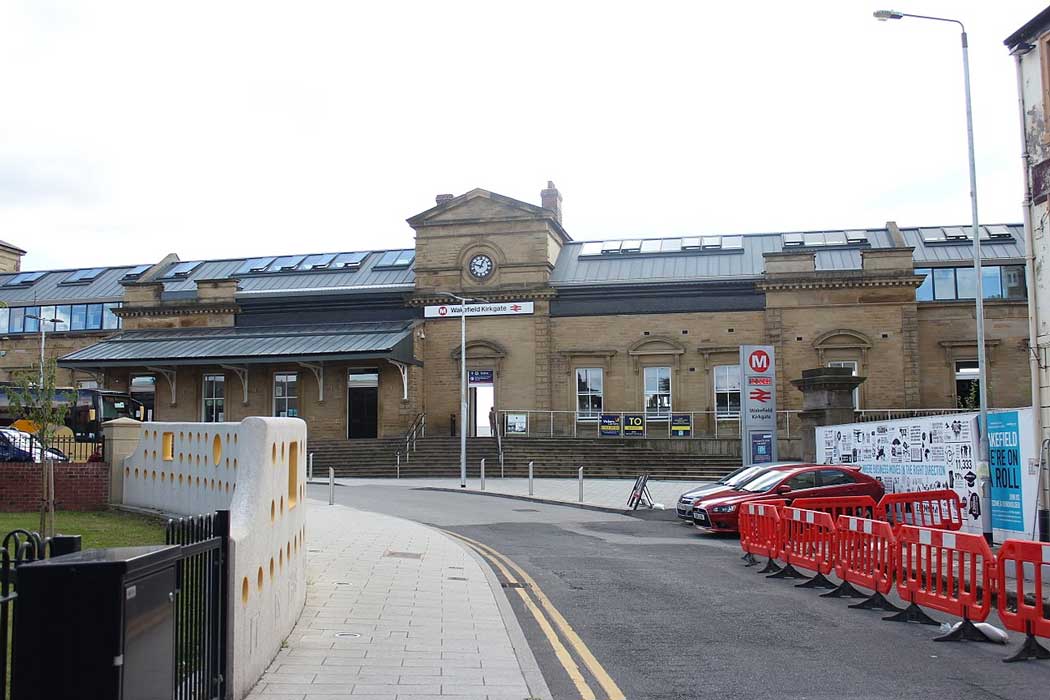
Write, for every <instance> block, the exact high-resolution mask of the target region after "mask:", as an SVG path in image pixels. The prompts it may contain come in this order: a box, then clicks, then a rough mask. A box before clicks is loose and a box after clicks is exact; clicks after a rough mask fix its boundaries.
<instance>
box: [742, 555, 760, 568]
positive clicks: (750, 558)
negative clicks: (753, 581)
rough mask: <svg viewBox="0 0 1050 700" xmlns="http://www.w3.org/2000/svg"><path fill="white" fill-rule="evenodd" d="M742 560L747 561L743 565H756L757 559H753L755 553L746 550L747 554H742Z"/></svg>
mask: <svg viewBox="0 0 1050 700" xmlns="http://www.w3.org/2000/svg"><path fill="white" fill-rule="evenodd" d="M744 561H745V562H747V563H746V564H744V566H757V565H758V559H755V555H754V554H752V553H751V552H748V553H747V554H745V555H744Z"/></svg>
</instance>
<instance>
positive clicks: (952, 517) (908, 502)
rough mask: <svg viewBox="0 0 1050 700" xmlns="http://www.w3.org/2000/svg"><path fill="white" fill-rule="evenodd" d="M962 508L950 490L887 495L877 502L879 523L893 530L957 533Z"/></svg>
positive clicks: (963, 509)
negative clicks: (909, 528)
mask: <svg viewBox="0 0 1050 700" xmlns="http://www.w3.org/2000/svg"><path fill="white" fill-rule="evenodd" d="M964 511H965V506H964V505H963V503H962V501H960V500H959V495H958V494H957V493H955V492H954V491H952V490H951V489H940V490H938V491H918V492H906V493H887V494H886V495H884V496H883V497H882V498H881V499H880V500H879V506H878V514H877V515H876V516H875V517H876V518H878V519H879V520H885V521H886V522H888V523H891V524H892V525H893V526H894V527H900V526H901V525H914V526H916V527H926V528H933V529H935V530H950V531H953V532H954V531H956V530H959V529H960V528H961V527H962V524H963V512H964Z"/></svg>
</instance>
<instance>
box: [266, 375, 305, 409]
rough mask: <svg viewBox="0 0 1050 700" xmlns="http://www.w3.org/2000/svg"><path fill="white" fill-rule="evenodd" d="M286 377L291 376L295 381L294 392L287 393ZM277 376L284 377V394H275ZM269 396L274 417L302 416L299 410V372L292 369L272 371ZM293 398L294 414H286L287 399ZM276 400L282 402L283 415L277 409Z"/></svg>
mask: <svg viewBox="0 0 1050 700" xmlns="http://www.w3.org/2000/svg"><path fill="white" fill-rule="evenodd" d="M287 377H292V378H293V381H294V383H295V393H294V394H288V393H287V392H288V383H289V382H288V380H287ZM279 378H284V380H283V382H282V383H283V384H284V387H285V394H284V395H283V396H277V384H278V380H279ZM270 398H271V409H272V411H271V415H272V416H273V417H274V418H302V415H301V414H300V411H299V373H298V372H294V371H280V372H274V373H273V378H272V381H271V382H270ZM289 399H293V400H294V401H295V409H294V410H295V415H294V416H289V415H288V400H289ZM278 401H280V402H282V403H283V404H284V413H285V414H284V416H282V415H280V413H279V412H278V410H277V404H278Z"/></svg>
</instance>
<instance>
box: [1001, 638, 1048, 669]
mask: <svg viewBox="0 0 1050 700" xmlns="http://www.w3.org/2000/svg"><path fill="white" fill-rule="evenodd" d="M1029 659H1040V660H1041V659H1050V650H1047V648H1046V647H1044V646H1043V645H1042V644H1040V643H1039V640H1037V639H1036V638H1035V637H1034V636H1032V635H1031V634H1026V635H1025V638H1024V644H1022V645H1021V648H1020V649H1018V651H1017V653H1016V654H1014V655H1013V656H1011V657H1009V658H1006V659H1003V663H1006V664H1012V663H1014V662H1015V661H1028V660H1029Z"/></svg>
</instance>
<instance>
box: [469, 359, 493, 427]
mask: <svg viewBox="0 0 1050 700" xmlns="http://www.w3.org/2000/svg"><path fill="white" fill-rule="evenodd" d="M467 384H468V385H469V391H470V394H469V398H470V423H469V425H470V432H469V433H467V435H469V436H470V437H492V425H491V423H490V422H489V412H490V411H491V410H492V409H493V408H494V407H495V405H496V385H495V372H494V371H493V370H491V369H475V370H470V371H469V372H468V373H467Z"/></svg>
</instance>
